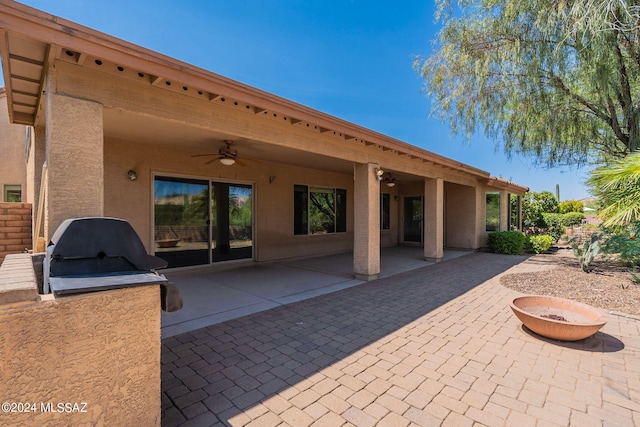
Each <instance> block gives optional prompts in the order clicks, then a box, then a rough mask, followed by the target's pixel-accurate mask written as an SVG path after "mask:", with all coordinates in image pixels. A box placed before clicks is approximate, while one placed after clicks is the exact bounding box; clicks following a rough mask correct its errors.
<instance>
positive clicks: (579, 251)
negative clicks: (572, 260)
mask: <svg viewBox="0 0 640 427" xmlns="http://www.w3.org/2000/svg"><path fill="white" fill-rule="evenodd" d="M599 252H600V244H599V243H598V240H597V236H593V237H592V239H591V240H587V241H586V242H584V244H583V246H582V247H580V246H578V245H577V244H575V243H574V244H573V254H574V255H575V256H576V257H578V262H579V263H580V268H582V271H584V272H585V273H589V272H591V263H592V262H593V260H594V259H595V257H596V256H597V255H598V253H599Z"/></svg>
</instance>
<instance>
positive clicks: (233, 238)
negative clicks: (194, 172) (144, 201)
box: [154, 176, 253, 268]
mask: <svg viewBox="0 0 640 427" xmlns="http://www.w3.org/2000/svg"><path fill="white" fill-rule="evenodd" d="M154 225H155V229H154V235H155V254H156V256H159V257H161V258H163V259H165V260H167V262H168V263H169V268H173V267H186V266H193V265H206V264H209V263H211V262H218V261H228V260H236V259H251V258H253V187H252V186H251V185H244V184H232V183H224V182H211V181H205V180H194V179H186V178H174V177H160V176H158V177H156V178H155V180H154Z"/></svg>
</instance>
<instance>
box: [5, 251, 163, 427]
mask: <svg viewBox="0 0 640 427" xmlns="http://www.w3.org/2000/svg"><path fill="white" fill-rule="evenodd" d="M10 257H15V255H12V256H10ZM26 258H27V260H26V261H25V262H27V263H29V264H30V263H31V261H30V259H28V258H29V257H28V256H27V257H26ZM3 274H5V272H3V269H1V268H0V277H1V276H2V275H3ZM27 276H28V275H27ZM21 277H23V282H24V277H25V275H21ZM26 284H27V285H28V283H26ZM0 285H2V282H1V281H0ZM32 285H33V286H35V284H32ZM7 286H8V285H7ZM0 291H1V289H0ZM0 342H1V343H2V345H0V360H1V361H2V363H0V379H1V384H2V385H1V386H0V390H1V393H0V394H2V401H3V402H15V403H27V402H28V403H35V404H36V406H35V412H33V411H32V412H30V413H11V412H8V413H7V412H0V425H11V426H34V425H39V426H66V425H105V426H106V425H113V426H115V425H118V426H134V425H135V426H154V425H155V426H159V425H160V306H159V287H158V285H150V286H143V287H135V288H127V289H119V290H111V291H103V292H95V293H87V294H78V295H73V296H66V297H60V298H53V297H52V296H51V295H48V296H43V297H42V300H39V298H38V300H36V301H24V302H12V303H5V304H2V303H0ZM49 403H51V404H52V405H53V407H54V408H56V407H57V405H58V404H59V403H62V404H65V403H70V404H74V403H77V404H78V408H80V409H83V410H84V411H86V412H63V413H51V412H43V406H42V405H41V404H43V405H45V407H46V405H47V404H49ZM85 403H86V405H85ZM62 408H63V410H64V409H65V407H64V406H63V407H62ZM31 409H32V408H31Z"/></svg>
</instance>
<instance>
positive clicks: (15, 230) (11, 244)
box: [0, 203, 31, 264]
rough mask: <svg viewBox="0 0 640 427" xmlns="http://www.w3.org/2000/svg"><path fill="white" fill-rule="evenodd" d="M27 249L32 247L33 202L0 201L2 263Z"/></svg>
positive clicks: (0, 253) (0, 258) (0, 255)
mask: <svg viewBox="0 0 640 427" xmlns="http://www.w3.org/2000/svg"><path fill="white" fill-rule="evenodd" d="M25 249H31V204H29V203H0V264H2V261H4V257H5V256H7V255H8V254H20V253H23V252H24V251H25Z"/></svg>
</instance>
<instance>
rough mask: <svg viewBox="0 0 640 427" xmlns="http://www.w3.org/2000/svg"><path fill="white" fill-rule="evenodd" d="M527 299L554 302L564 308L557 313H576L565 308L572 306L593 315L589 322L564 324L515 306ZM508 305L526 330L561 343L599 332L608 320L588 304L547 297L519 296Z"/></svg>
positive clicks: (600, 311)
mask: <svg viewBox="0 0 640 427" xmlns="http://www.w3.org/2000/svg"><path fill="white" fill-rule="evenodd" d="M527 299H537V300H547V301H549V302H554V303H557V304H561V305H564V306H565V308H561V309H558V311H561V310H564V311H568V312H572V313H576V311H572V310H570V309H567V308H566V307H567V306H572V307H578V308H582V309H583V310H584V312H587V313H589V314H592V315H593V320H592V321H589V322H576V321H566V322H565V321H561V320H555V319H550V318H547V317H542V316H539V315H537V314H534V313H532V312H530V311H527V310H526V309H525V308H523V307H520V306H518V305H517V301H518V300H520V301H526V300H527ZM509 305H510V307H511V310H512V311H513V313H514V314H515V315H516V317H517V318H518V319H520V321H521V322H522V323H523V324H524V325H525V326H526V327H527V328H529V329H530V330H532V331H533V332H535V333H537V334H539V335H542V336H544V337H547V338H552V339H557V340H561V341H577V340H580V339H584V338H587V337H589V336H591V335H593V334H595V333H596V332H597V331H598V330H600V328H602V327H603V326H604V325H605V324H606V323H607V321H608V320H609V319H608V318H607V316H606V315H605V313H604V312H603V311H602V310H600V309H598V308H596V307H593V306H590V305H589V304H585V303H582V302H579V301H574V300H570V299H566V298H559V297H553V296H547V295H520V296H518V297H515V298H513V299H512V300H511V301H510V303H509Z"/></svg>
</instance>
